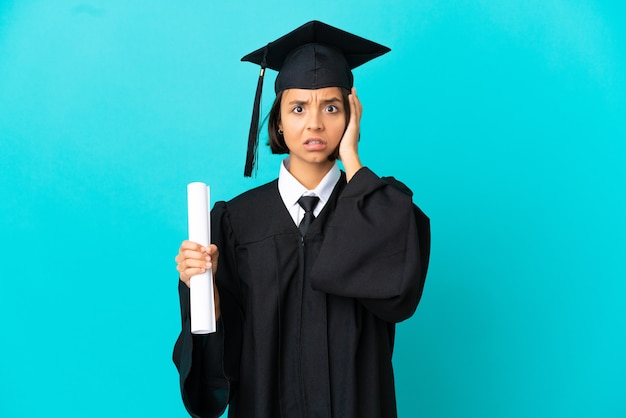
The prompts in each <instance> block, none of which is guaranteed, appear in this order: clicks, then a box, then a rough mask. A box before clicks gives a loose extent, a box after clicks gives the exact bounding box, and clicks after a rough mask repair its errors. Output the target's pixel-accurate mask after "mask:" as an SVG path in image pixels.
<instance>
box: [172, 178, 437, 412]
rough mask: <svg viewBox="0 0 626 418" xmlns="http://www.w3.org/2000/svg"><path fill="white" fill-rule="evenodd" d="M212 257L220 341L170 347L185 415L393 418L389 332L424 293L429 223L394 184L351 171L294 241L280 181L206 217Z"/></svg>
mask: <svg viewBox="0 0 626 418" xmlns="http://www.w3.org/2000/svg"><path fill="white" fill-rule="evenodd" d="M211 219H212V226H211V228H212V229H211V231H212V233H213V234H212V241H213V243H215V244H216V245H217V246H218V248H219V251H220V256H219V267H218V270H217V272H216V275H215V280H216V283H217V287H218V290H219V294H220V301H221V313H222V315H221V318H220V320H219V321H218V332H217V333H215V334H211V335H208V336H197V335H192V334H191V333H190V318H189V290H188V288H187V286H185V285H184V284H182V282H180V283H179V292H180V301H181V315H182V332H181V334H180V336H179V338H178V341H177V342H176V346H175V348H174V362H175V364H176V366H177V367H178V370H179V373H180V385H181V392H182V398H183V402H184V404H185V406H186V408H187V410H188V411H189V413H190V414H191V415H192V416H198V417H215V416H219V415H220V414H221V413H222V412H223V411H224V409H225V408H226V406H227V404H228V405H229V414H228V415H229V417H243V418H253V417H259V418H276V417H286V418H292V417H296V418H297V417H354V418H357V417H358V418H364V417H365V418H367V417H372V418H375V417H376V418H377V417H395V416H397V412H396V400H395V388H394V379H393V370H392V363H391V356H392V351H393V344H394V332H395V325H394V324H395V323H396V322H399V321H402V320H404V319H406V318H408V317H410V316H411V315H412V314H413V312H414V311H415V309H416V307H417V304H418V302H419V299H420V297H421V294H422V289H423V285H424V279H425V276H426V269H427V266H428V259H429V251H430V226H429V220H428V218H427V217H426V216H425V215H424V214H423V213H422V211H420V210H419V209H418V208H417V207H416V206H414V205H413V203H412V201H411V192H410V191H409V190H408V189H407V188H406V187H405V186H404V185H402V184H401V183H399V182H397V181H395V180H394V179H393V178H387V179H381V178H379V177H377V176H376V175H375V174H374V173H372V172H371V171H370V170H369V169H367V168H363V169H361V170H359V171H358V172H357V173H356V175H355V176H354V177H353V178H352V180H351V181H350V183H346V180H345V175H344V174H343V173H342V177H341V179H340V180H339V182H338V183H337V185H336V187H335V189H334V191H333V193H332V196H331V198H330V200H329V201H328V203H327V204H326V206H324V209H323V210H322V212H321V213H320V214H319V216H318V217H317V218H316V219H315V221H314V222H313V223H312V224H311V226H310V228H309V230H308V232H307V234H306V236H305V237H304V238H302V237H301V235H300V232H299V230H298V228H297V226H296V225H295V224H294V222H293V220H292V218H291V216H290V215H289V213H288V211H287V209H286V208H285V206H284V204H283V202H282V200H281V197H280V194H279V192H278V181H277V180H275V181H273V182H271V183H268V184H266V185H264V186H261V187H258V188H256V189H253V190H251V191H248V192H246V193H244V194H242V195H240V196H238V197H236V198H235V199H233V200H232V201H230V202H227V203H226V202H218V203H217V204H216V205H215V207H214V209H213V211H212V217H211Z"/></svg>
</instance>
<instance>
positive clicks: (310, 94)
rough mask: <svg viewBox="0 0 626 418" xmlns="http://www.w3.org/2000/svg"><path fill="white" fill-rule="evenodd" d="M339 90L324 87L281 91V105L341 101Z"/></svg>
mask: <svg viewBox="0 0 626 418" xmlns="http://www.w3.org/2000/svg"><path fill="white" fill-rule="evenodd" d="M342 97H343V96H342V94H341V88H339V87H324V88H321V89H287V90H284V91H283V97H282V103H289V102H292V101H301V102H312V101H326V100H332V99H339V100H342Z"/></svg>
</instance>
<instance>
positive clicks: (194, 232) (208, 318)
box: [187, 182, 215, 334]
mask: <svg viewBox="0 0 626 418" xmlns="http://www.w3.org/2000/svg"><path fill="white" fill-rule="evenodd" d="M210 196H211V195H210V189H209V186H207V185H206V184H204V183H201V182H195V183H189V184H188V185H187V212H188V213H187V214H188V227H189V241H193V242H197V243H198V244H200V245H203V246H205V247H208V246H209V243H210V237H211V213H210V211H209V208H210V207H211V206H210V200H211V198H210ZM189 305H190V311H191V333H192V334H210V333H212V332H215V301H214V299H213V271H212V270H211V269H209V270H207V271H206V272H204V273H203V274H197V275H195V276H192V277H191V282H190V296H189Z"/></svg>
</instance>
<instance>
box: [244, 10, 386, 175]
mask: <svg viewBox="0 0 626 418" xmlns="http://www.w3.org/2000/svg"><path fill="white" fill-rule="evenodd" d="M389 51H390V49H389V48H387V47H386V46H383V45H380V44H377V43H375V42H372V41H369V40H367V39H364V38H361V37H360V36H356V35H353V34H351V33H348V32H345V31H343V30H341V29H337V28H335V27H333V26H330V25H327V24H325V23H322V22H319V21H317V20H314V21H311V22H308V23H305V24H304V25H302V26H300V27H299V28H297V29H295V30H293V31H291V32H289V33H288V34H286V35H284V36H282V37H280V38H278V39H277V40H275V41H273V42H270V43H269V44H267V45H266V46H264V47H262V48H259V49H257V50H256V51H254V52H251V53H250V54H248V55H246V56H245V57H243V58H242V59H241V60H242V61H249V62H252V63H254V64H258V65H260V66H261V73H260V74H259V80H258V82H257V88H256V95H255V98H254V106H253V108H252V123H251V124H250V133H249V135H248V152H247V155H246V166H245V169H244V176H246V177H250V175H251V174H252V170H253V168H254V166H255V160H256V150H257V145H258V132H259V108H260V104H261V91H262V90H263V77H264V75H265V69H266V68H270V69H272V70H275V71H278V76H277V77H276V82H275V84H274V90H275V92H276V93H279V92H281V91H283V90H287V89H291V88H297V89H321V88H324V87H343V88H346V89H348V90H349V89H351V88H352V83H353V80H354V79H353V76H352V71H351V70H352V69H353V68H356V67H358V66H359V65H361V64H365V63H366V62H368V61H369V60H372V59H374V58H376V57H379V56H381V55H383V54H385V53H387V52H389Z"/></svg>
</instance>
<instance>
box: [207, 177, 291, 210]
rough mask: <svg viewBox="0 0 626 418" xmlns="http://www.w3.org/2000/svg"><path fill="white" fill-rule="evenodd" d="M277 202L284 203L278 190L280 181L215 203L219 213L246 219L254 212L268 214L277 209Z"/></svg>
mask: <svg viewBox="0 0 626 418" xmlns="http://www.w3.org/2000/svg"><path fill="white" fill-rule="evenodd" d="M277 203H282V201H281V200H280V194H279V192H278V181H277V180H274V181H271V182H269V183H266V184H263V185H262V186H258V187H255V188H253V189H251V190H248V191H246V192H244V193H242V194H240V195H239V196H237V197H235V198H233V199H231V200H229V201H227V202H225V201H220V202H216V203H215V208H214V209H215V210H216V211H217V213H224V214H226V216H228V217H230V218H231V219H233V220H246V219H249V218H250V217H251V216H253V214H265V215H266V214H267V213H271V212H273V211H275V210H276V209H275V207H276V205H277Z"/></svg>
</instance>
